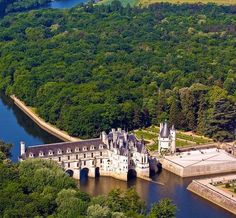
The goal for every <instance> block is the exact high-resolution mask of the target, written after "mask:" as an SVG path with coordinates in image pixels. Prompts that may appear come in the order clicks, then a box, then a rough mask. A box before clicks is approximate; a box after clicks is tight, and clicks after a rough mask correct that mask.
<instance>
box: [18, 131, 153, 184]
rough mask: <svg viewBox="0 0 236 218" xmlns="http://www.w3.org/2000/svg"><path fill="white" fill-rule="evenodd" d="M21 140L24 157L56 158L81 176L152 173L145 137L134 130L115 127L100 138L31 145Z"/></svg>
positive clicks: (122, 176)
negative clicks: (142, 137) (133, 131)
mask: <svg viewBox="0 0 236 218" xmlns="http://www.w3.org/2000/svg"><path fill="white" fill-rule="evenodd" d="M24 146H25V145H24V143H21V158H22V159H26V158H45V159H51V160H54V161H56V162H57V163H58V164H59V165H60V166H61V167H62V168H63V169H64V170H65V171H66V172H68V173H69V174H70V175H71V176H73V177H74V178H76V179H80V176H81V173H82V171H85V173H87V174H88V176H89V177H95V176H97V175H100V176H111V177H114V178H117V179H121V180H125V181H127V179H128V177H129V175H134V176H137V177H140V178H143V177H149V171H150V167H149V154H148V152H147V150H146V147H145V144H144V142H143V141H138V140H137V138H136V137H135V136H134V135H133V134H128V133H127V132H125V131H123V130H121V129H120V128H119V129H118V130H115V129H112V131H111V132H110V133H109V134H106V133H105V132H103V133H102V134H101V137H100V138H98V139H90V140H84V141H79V142H63V143H55V144H48V145H38V146H30V147H28V148H26V149H25V147H24Z"/></svg>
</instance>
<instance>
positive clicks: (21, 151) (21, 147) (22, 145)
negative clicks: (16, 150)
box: [20, 141, 25, 156]
mask: <svg viewBox="0 0 236 218" xmlns="http://www.w3.org/2000/svg"><path fill="white" fill-rule="evenodd" d="M24 154H25V143H24V142H23V141H21V142H20V155H21V156H23V155H24Z"/></svg>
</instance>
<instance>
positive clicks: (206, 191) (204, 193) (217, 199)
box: [187, 180, 236, 215]
mask: <svg viewBox="0 0 236 218" xmlns="http://www.w3.org/2000/svg"><path fill="white" fill-rule="evenodd" d="M187 189H188V190H189V191H191V192H193V193H195V194H197V195H199V196H201V197H203V198H205V199H206V200H208V201H211V202H212V203H214V204H216V205H218V206H220V207H222V208H224V209H225V210H228V211H229V212H231V213H233V214H235V215H236V200H235V199H232V198H230V197H228V196H226V195H224V193H222V192H218V191H217V190H214V189H213V188H211V187H209V186H208V185H206V184H203V183H201V182H200V181H197V180H193V181H192V183H190V185H189V186H188V187H187Z"/></svg>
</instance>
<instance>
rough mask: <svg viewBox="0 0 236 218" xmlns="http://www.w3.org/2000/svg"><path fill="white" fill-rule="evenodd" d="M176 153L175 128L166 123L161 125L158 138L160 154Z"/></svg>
mask: <svg viewBox="0 0 236 218" xmlns="http://www.w3.org/2000/svg"><path fill="white" fill-rule="evenodd" d="M175 151H176V130H175V128H174V126H172V127H171V128H169V127H168V123H167V122H166V121H165V122H164V123H161V124H160V133H159V136H158V154H159V155H160V154H166V153H171V154H174V153H175Z"/></svg>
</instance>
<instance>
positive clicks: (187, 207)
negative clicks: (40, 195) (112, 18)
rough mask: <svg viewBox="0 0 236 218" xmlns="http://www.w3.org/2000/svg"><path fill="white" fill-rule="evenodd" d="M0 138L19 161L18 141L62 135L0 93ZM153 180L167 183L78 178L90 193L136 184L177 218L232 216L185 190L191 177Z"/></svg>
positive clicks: (65, 4) (71, 0)
mask: <svg viewBox="0 0 236 218" xmlns="http://www.w3.org/2000/svg"><path fill="white" fill-rule="evenodd" d="M81 2H85V1H84V0H61V1H58V2H57V1H54V2H51V3H50V4H49V5H48V6H47V7H49V8H70V7H73V6H74V5H76V4H78V3H81ZM0 139H2V140H4V141H5V142H10V143H12V144H13V148H12V160H13V161H14V162H16V161H17V158H18V156H19V152H20V147H19V142H20V141H21V140H23V141H25V143H26V145H36V144H42V143H51V142H58V141H60V140H59V139H57V138H55V137H54V136H52V135H50V134H48V133H47V132H45V131H44V130H42V129H40V128H39V127H38V126H37V125H36V124H35V123H34V122H32V121H31V120H30V119H29V118H28V117H27V116H26V115H25V114H24V113H23V112H21V111H20V110H19V109H18V108H17V107H16V106H15V105H14V104H13V102H12V101H11V100H9V99H8V98H7V97H5V96H0ZM152 179H153V180H154V181H158V182H161V183H164V184H165V185H164V186H162V185H158V184H156V183H153V182H148V181H144V180H140V179H135V180H131V181H129V182H128V183H126V182H123V181H119V180H116V179H113V178H108V177H100V178H96V179H91V178H88V179H86V180H83V181H80V182H78V185H79V187H80V189H81V190H82V191H85V192H87V193H89V194H91V195H98V194H107V193H108V192H109V191H110V190H112V189H113V188H120V189H123V190H125V189H127V188H128V187H132V186H134V187H135V189H136V191H137V192H138V193H139V195H140V196H141V198H142V199H143V200H145V202H146V203H147V205H148V206H150V205H151V204H152V203H154V202H156V201H158V200H160V199H162V198H171V199H172V200H173V201H174V203H175V204H176V205H177V207H178V212H177V217H178V218H204V217H207V218H233V217H235V216H234V215H232V214H231V213H229V212H227V211H225V210H224V209H222V208H220V207H218V206H215V205H214V204H212V203H210V202H208V201H206V200H204V199H202V198H200V197H199V196H196V195H194V194H193V193H191V192H189V191H187V190H186V187H187V186H188V184H189V183H190V182H191V179H190V178H188V179H182V178H180V177H178V176H176V175H174V174H172V173H170V172H167V171H165V170H163V171H162V172H161V173H160V174H159V175H156V176H154V177H153V178H152Z"/></svg>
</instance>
